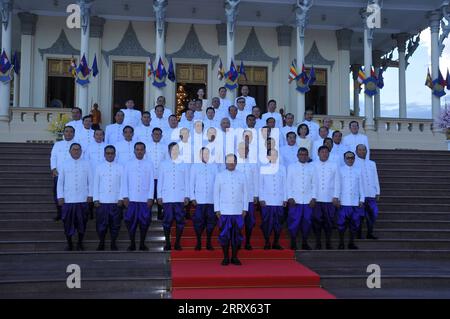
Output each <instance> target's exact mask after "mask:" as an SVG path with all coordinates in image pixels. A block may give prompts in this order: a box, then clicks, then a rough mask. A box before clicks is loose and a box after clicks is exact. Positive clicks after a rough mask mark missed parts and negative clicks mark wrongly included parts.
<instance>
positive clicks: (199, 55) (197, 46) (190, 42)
mask: <svg viewBox="0 0 450 319" xmlns="http://www.w3.org/2000/svg"><path fill="white" fill-rule="evenodd" d="M166 57H167V58H168V59H170V58H184V59H206V60H211V61H212V64H211V65H212V67H213V68H214V66H215V65H216V62H217V60H218V59H219V55H212V54H209V53H208V52H206V51H205V49H204V48H203V46H202V44H201V43H200V40H199V38H198V35H197V32H195V28H194V25H191V28H190V29H189V33H188V34H187V36H186V40H185V41H184V43H183V45H182V47H181V48H180V50H178V51H177V52H174V53H171V54H167V55H166Z"/></svg>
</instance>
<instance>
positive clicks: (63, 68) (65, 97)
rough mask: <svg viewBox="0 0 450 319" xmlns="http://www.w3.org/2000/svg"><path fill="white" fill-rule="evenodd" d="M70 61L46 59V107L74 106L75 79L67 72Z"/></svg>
mask: <svg viewBox="0 0 450 319" xmlns="http://www.w3.org/2000/svg"><path fill="white" fill-rule="evenodd" d="M70 62H71V61H70V59H48V60H47V98H46V106H47V107H52V108H73V107H74V106H75V80H74V78H73V76H72V74H71V73H70V72H69V68H70Z"/></svg>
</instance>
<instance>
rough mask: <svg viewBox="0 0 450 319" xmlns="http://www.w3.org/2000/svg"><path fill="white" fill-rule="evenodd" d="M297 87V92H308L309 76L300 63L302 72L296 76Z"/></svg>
mask: <svg viewBox="0 0 450 319" xmlns="http://www.w3.org/2000/svg"><path fill="white" fill-rule="evenodd" d="M296 81H297V87H296V88H295V89H296V90H297V91H298V92H300V93H303V94H305V93H306V92H309V90H310V89H309V78H308V75H307V74H306V70H305V65H302V73H300V74H299V75H298V76H297V78H296Z"/></svg>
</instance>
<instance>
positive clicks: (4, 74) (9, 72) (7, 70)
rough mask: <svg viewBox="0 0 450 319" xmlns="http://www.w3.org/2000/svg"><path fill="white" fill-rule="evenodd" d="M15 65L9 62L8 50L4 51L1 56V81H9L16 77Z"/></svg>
mask: <svg viewBox="0 0 450 319" xmlns="http://www.w3.org/2000/svg"><path fill="white" fill-rule="evenodd" d="M13 71H14V70H13V66H12V64H11V62H9V59H8V56H7V55H6V52H5V51H3V53H2V56H1V57H0V82H3V83H8V82H10V81H12V79H13V78H14V72H13Z"/></svg>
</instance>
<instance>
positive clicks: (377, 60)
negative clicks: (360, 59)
mask: <svg viewBox="0 0 450 319" xmlns="http://www.w3.org/2000/svg"><path fill="white" fill-rule="evenodd" d="M372 55H373V65H374V71H375V74H376V75H377V76H378V74H379V72H380V67H381V56H382V55H383V52H382V51H379V50H375V51H373V52H372ZM373 114H374V118H376V119H377V118H379V117H381V90H380V89H379V88H377V94H376V95H375V96H374V105H373Z"/></svg>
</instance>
